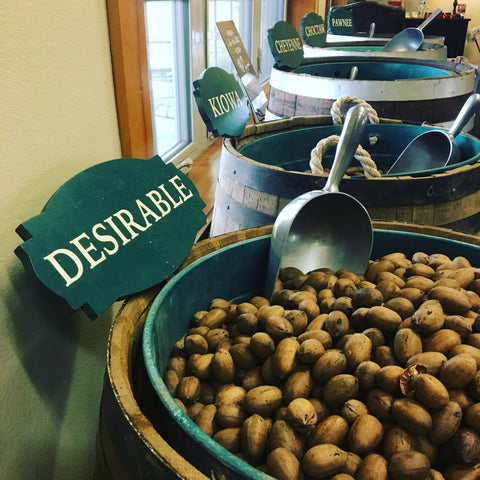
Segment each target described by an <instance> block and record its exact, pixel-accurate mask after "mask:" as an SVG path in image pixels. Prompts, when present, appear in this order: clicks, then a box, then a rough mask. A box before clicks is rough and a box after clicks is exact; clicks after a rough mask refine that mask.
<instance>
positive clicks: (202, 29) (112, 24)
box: [106, 0, 286, 165]
mask: <svg viewBox="0 0 480 480" xmlns="http://www.w3.org/2000/svg"><path fill="white" fill-rule="evenodd" d="M285 3H286V2H285V0H208V1H207V0H106V4H107V14H108V24H109V32H110V45H111V53H112V63H113V72H114V82H115V94H116V101H117V111H118V124H119V130H120V140H121V146H122V156H124V157H134V158H150V157H151V156H153V155H154V154H155V153H158V154H159V155H160V156H161V157H162V158H163V159H164V160H165V161H173V162H175V164H177V165H178V164H179V163H180V162H182V160H184V159H188V158H190V159H194V158H195V157H196V156H198V154H200V152H202V151H203V150H204V149H205V148H206V147H207V146H208V145H209V138H208V135H207V134H206V128H205V124H204V122H203V120H202V119H201V117H200V114H199V113H198V111H197V108H196V106H195V105H194V103H195V102H194V101H193V100H192V99H193V86H192V82H193V80H195V79H197V78H198V77H199V76H200V74H201V73H202V71H203V70H204V69H205V68H206V66H207V65H209V63H208V61H207V57H208V59H209V60H210V62H211V63H210V65H216V66H220V67H221V68H224V69H225V70H230V71H232V69H233V64H232V62H231V60H230V59H229V58H227V57H226V56H225V55H226V49H225V46H224V44H223V41H222V40H221V37H220V36H219V34H218V31H217V29H216V28H213V26H215V27H216V22H217V21H220V20H225V19H228V20H234V22H235V24H236V26H237V29H238V30H239V33H240V35H241V37H242V41H243V43H244V45H245V46H246V48H247V51H248V52H249V55H251V60H252V64H253V65H254V66H255V69H256V71H257V72H260V70H261V79H262V81H264V80H266V79H267V78H268V76H269V75H270V69H271V63H272V61H273V60H272V57H271V53H270V50H269V48H268V43H267V37H266V32H267V30H268V28H271V27H272V26H273V24H274V23H275V22H276V21H277V20H279V19H283V18H285ZM237 22H238V23H237ZM207 38H208V40H209V41H208V42H207ZM252 45H258V46H260V49H261V50H262V55H259V51H258V50H259V49H257V48H253V47H252ZM222 50H223V52H222ZM259 59H261V62H259ZM269 62H270V63H269ZM149 63H150V65H149ZM260 63H261V65H262V67H261V69H260V68H259V65H260ZM150 92H151V94H150Z"/></svg>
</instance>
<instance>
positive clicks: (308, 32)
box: [300, 12, 327, 47]
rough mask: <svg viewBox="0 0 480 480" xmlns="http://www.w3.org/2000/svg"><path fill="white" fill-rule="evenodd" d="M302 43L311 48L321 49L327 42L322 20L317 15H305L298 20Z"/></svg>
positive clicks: (311, 13) (312, 13)
mask: <svg viewBox="0 0 480 480" xmlns="http://www.w3.org/2000/svg"><path fill="white" fill-rule="evenodd" d="M300 31H301V32H302V37H303V41H304V42H305V43H306V44H307V45H310V46H311V47H323V45H325V42H326V40H327V30H326V28H325V22H324V21H323V18H322V17H321V16H320V15H318V14H317V13H314V12H310V13H307V14H306V15H305V16H304V17H302V19H301V20H300Z"/></svg>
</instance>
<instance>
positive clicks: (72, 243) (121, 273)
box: [15, 156, 206, 319]
mask: <svg viewBox="0 0 480 480" xmlns="http://www.w3.org/2000/svg"><path fill="white" fill-rule="evenodd" d="M204 206H205V204H204V202H203V200H202V199H201V198H200V196H199V194H198V192H197V190H196V188H195V186H194V185H193V183H192V181H191V180H190V179H189V178H188V177H187V176H186V175H185V174H183V173H182V172H181V171H180V170H178V169H177V168H176V167H175V166H174V165H172V164H165V163H164V162H163V160H162V159H161V158H160V157H158V156H154V157H153V158H151V159H149V160H139V159H131V158H125V159H117V160H111V161H107V162H103V163H100V164H98V165H95V166H93V167H90V168H88V169H86V170H84V171H82V172H80V173H78V174H77V175H75V176H74V177H73V178H71V179H70V180H69V181H68V182H66V183H65V184H64V185H62V186H61V187H60V189H59V190H57V191H56V192H55V194H54V195H53V196H52V197H51V199H50V200H49V201H48V203H47V205H46V206H45V208H44V209H43V211H42V212H41V213H40V214H39V215H37V216H35V217H33V218H31V219H29V220H27V221H25V222H23V223H22V224H21V225H20V226H19V227H18V228H17V229H16V232H17V233H18V234H19V235H20V237H21V238H22V239H23V240H24V243H22V244H21V245H19V246H18V247H17V248H16V250H15V254H16V255H17V256H18V257H19V258H20V259H21V261H22V263H23V264H24V267H25V269H26V270H27V272H30V273H31V274H33V276H34V277H35V278H36V279H37V280H39V281H40V283H41V284H42V285H43V286H44V287H46V288H47V290H48V291H49V292H51V293H52V294H54V295H55V297H56V298H58V299H60V300H61V301H62V303H64V304H65V305H66V306H67V307H69V308H70V309H72V310H76V309H78V308H82V309H83V310H84V311H85V313H86V314H87V315H88V316H89V317H90V318H92V319H93V318H95V317H97V316H98V315H100V313H102V312H103V311H104V310H106V309H107V308H108V307H109V306H110V305H111V304H112V303H113V302H115V301H116V300H119V299H121V298H124V297H126V296H128V295H131V294H133V293H137V292H139V291H141V290H144V289H146V288H149V287H152V286H153V285H156V284H157V283H159V282H161V281H162V280H164V279H166V278H167V277H168V276H169V275H170V274H171V273H172V272H173V271H174V270H175V269H176V268H177V267H178V266H179V265H180V263H181V262H182V261H183V260H184V259H185V257H186V256H187V254H188V253H189V251H190V249H191V247H192V245H193V243H194V241H195V237H196V234H197V232H198V230H199V229H200V228H201V227H202V226H203V225H205V222H206V216H205V214H204V213H203V211H202V209H203V208H204Z"/></svg>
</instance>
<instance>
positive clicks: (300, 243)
mask: <svg viewBox="0 0 480 480" xmlns="http://www.w3.org/2000/svg"><path fill="white" fill-rule="evenodd" d="M367 120H368V115H367V110H366V109H365V107H364V106H362V105H357V106H355V107H353V108H351V109H350V110H349V111H348V112H347V115H346V118H345V124H344V126H343V130H342V133H341V135H340V139H339V142H338V145H337V150H336V154H335V159H334V162H333V165H332V168H331V170H330V174H329V176H328V179H327V182H326V184H325V187H324V188H323V190H312V191H310V192H306V193H304V194H303V195H300V196H299V197H297V198H295V199H293V200H292V201H291V202H290V203H288V204H287V205H286V206H285V207H284V208H283V209H282V211H281V212H280V213H279V215H278V217H277V219H276V220H275V223H274V225H273V230H272V238H271V244H270V252H269V258H268V267H267V276H266V282H265V291H264V295H265V297H266V298H269V299H270V298H271V297H272V294H273V292H274V289H275V283H276V280H277V278H278V274H279V272H280V269H281V268H284V267H287V266H293V267H297V268H299V269H300V270H302V271H303V272H305V273H306V272H309V271H311V270H314V269H316V268H320V267H329V268H332V269H333V270H338V269H339V268H348V269H349V270H350V271H352V272H354V273H358V274H360V273H364V271H365V268H366V267H367V265H368V261H369V258H370V252H371V249H372V240H373V231H372V222H371V220H370V216H369V215H368V212H367V210H366V209H365V207H364V206H363V205H362V204H361V203H360V202H359V201H358V200H356V199H355V198H354V197H352V196H350V195H348V194H347V193H342V192H339V190H338V185H339V183H340V181H341V180H342V177H343V175H344V173H345V171H346V169H347V167H348V165H349V164H350V161H351V159H352V157H353V155H354V153H355V151H356V149H357V147H358V145H359V143H360V139H361V137H362V133H363V131H364V129H365V125H366V123H367Z"/></svg>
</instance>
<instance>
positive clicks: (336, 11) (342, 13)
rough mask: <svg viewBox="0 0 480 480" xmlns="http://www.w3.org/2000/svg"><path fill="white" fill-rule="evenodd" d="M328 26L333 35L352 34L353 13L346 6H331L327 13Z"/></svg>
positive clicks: (353, 30)
mask: <svg viewBox="0 0 480 480" xmlns="http://www.w3.org/2000/svg"><path fill="white" fill-rule="evenodd" d="M328 26H329V29H330V31H331V32H332V34H333V35H353V34H354V33H355V28H354V24H353V15H352V13H351V12H350V11H349V10H347V9H346V8H332V9H331V10H330V12H329V14H328Z"/></svg>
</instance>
